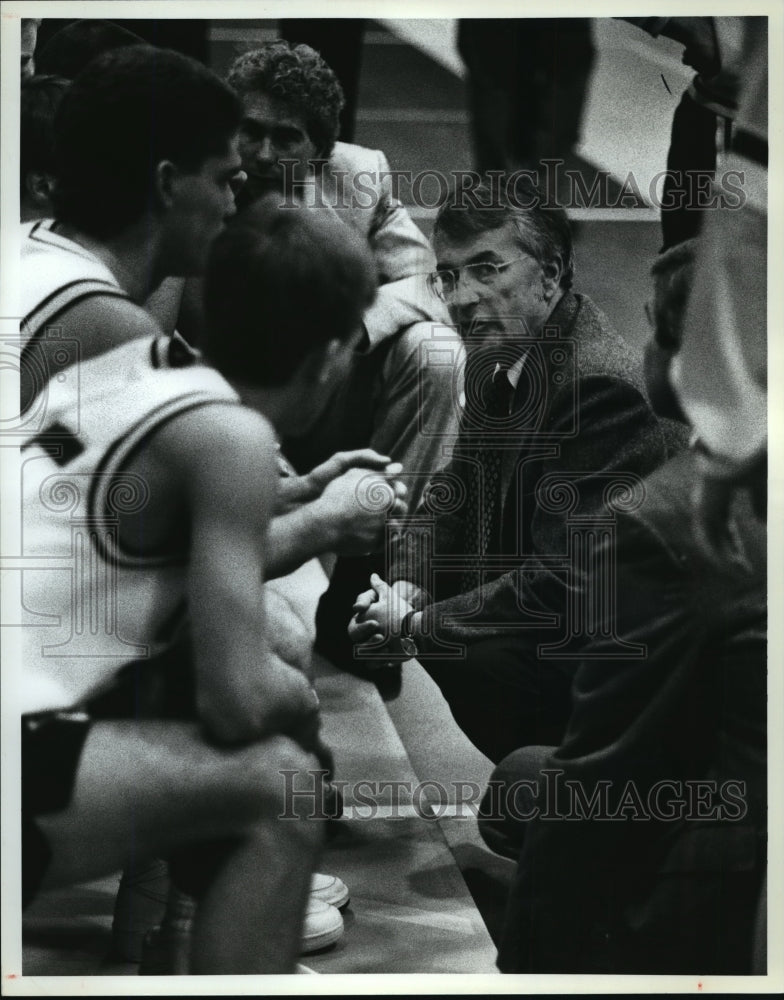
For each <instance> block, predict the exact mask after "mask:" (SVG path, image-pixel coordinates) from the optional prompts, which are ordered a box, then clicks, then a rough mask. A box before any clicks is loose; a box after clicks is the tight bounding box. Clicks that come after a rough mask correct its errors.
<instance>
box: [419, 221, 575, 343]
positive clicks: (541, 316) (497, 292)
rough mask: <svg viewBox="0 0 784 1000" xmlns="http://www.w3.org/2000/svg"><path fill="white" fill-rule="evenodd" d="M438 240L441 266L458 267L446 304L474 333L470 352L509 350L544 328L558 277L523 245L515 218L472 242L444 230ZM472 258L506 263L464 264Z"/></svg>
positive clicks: (465, 331)
mask: <svg viewBox="0 0 784 1000" xmlns="http://www.w3.org/2000/svg"><path fill="white" fill-rule="evenodd" d="M434 242H435V252H436V260H437V269H438V270H439V271H443V270H450V269H452V270H457V271H458V279H457V284H456V285H455V286H454V289H453V290H452V291H451V294H447V297H446V305H447V308H448V310H449V315H450V317H451V319H452V322H453V323H454V324H455V326H456V327H457V329H458V331H459V333H460V334H461V336H463V337H466V338H468V340H467V349H468V350H469V352H471V351H473V350H476V349H478V348H479V349H481V350H482V351H483V352H484V351H485V350H491V351H500V352H502V353H504V354H507V353H508V351H509V347H510V345H514V344H515V343H516V342H518V341H520V342H522V340H523V338H524V337H525V336H526V335H533V334H536V333H538V332H539V330H540V329H541V327H542V324H543V323H544V322H545V320H546V319H547V317H548V316H549V313H550V305H549V301H548V298H546V294H547V292H548V290H549V289H551V288H552V287H553V285H554V284H557V277H556V278H554V277H553V276H552V275H550V276H549V277H548V275H547V274H546V273H545V269H544V268H543V267H542V265H541V264H540V263H539V261H538V260H536V259H535V258H534V257H532V256H530V255H529V254H527V253H526V252H525V251H524V250H522V249H521V248H520V244H519V242H518V235H517V229H516V227H515V224H514V222H513V221H512V220H510V221H509V222H507V223H506V224H505V225H504V226H503V227H502V228H500V229H494V230H490V231H489V232H486V233H480V234H479V235H477V236H476V237H475V238H474V239H471V240H469V241H467V242H462V243H454V242H451V241H450V240H448V239H447V238H446V237H443V236H440V235H439V234H438V233H436V236H435V241H434ZM471 264H478V265H482V264H503V265H505V266H504V267H502V268H501V269H500V270H498V271H497V272H496V271H495V269H494V268H487V267H485V268H483V267H481V266H480V267H468V268H467V269H466V270H462V269H463V268H465V266H466V265H471ZM521 321H522V323H521ZM523 324H525V325H524V326H523Z"/></svg>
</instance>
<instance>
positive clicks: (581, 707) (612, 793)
mask: <svg viewBox="0 0 784 1000" xmlns="http://www.w3.org/2000/svg"><path fill="white" fill-rule="evenodd" d="M696 474H697V473H696V468H695V464H694V458H693V456H692V455H691V454H689V453H687V454H684V455H681V456H679V457H678V458H676V459H674V460H673V461H671V462H668V463H667V464H666V465H665V466H664V468H662V469H660V470H659V471H658V472H657V473H656V474H654V476H652V477H651V478H650V479H649V480H648V481H647V482H646V484H645V485H646V495H645V502H644V503H643V505H642V506H641V507H640V509H639V510H637V511H635V512H633V513H628V514H625V515H621V516H620V518H619V521H618V525H617V538H616V541H615V542H614V543H613V544H612V546H611V548H612V559H611V562H612V564H613V565H614V566H615V567H616V572H617V578H618V587H617V593H618V607H617V615H616V618H615V631H616V632H617V633H618V634H619V635H620V636H621V637H622V638H623V639H625V640H627V641H629V642H632V643H636V644H641V645H643V646H644V648H645V654H644V656H640V657H635V658H630V659H628V660H617V659H616V660H614V661H612V662H609V661H608V660H607V659H605V658H604V653H605V652H606V644H605V642H603V641H599V640H597V641H596V642H595V643H594V644H592V645H591V646H590V647H589V649H588V652H589V653H590V654H591V655H590V657H586V659H585V660H584V662H583V663H582V665H581V666H580V668H579V670H578V672H577V675H576V678H575V683H574V687H573V701H574V706H573V711H572V716H571V719H570V721H569V726H568V730H567V734H566V738H565V739H564V741H563V743H562V744H561V746H560V747H559V748H558V749H557V750H555V751H554V752H553V753H552V755H551V756H550V757H549V759H548V760H547V763H546V765H545V766H546V767H547V768H550V769H553V770H556V771H558V772H560V774H559V776H558V781H559V783H560V788H561V789H562V792H561V803H560V807H559V809H558V810H553V811H554V812H557V813H563V812H567V813H568V812H569V809H570V808H572V807H573V806H574V802H575V800H574V795H573V794H572V793H571V792H570V791H568V789H567V785H566V784H565V783H567V782H570V783H575V784H576V785H577V786H579V788H580V790H581V793H582V798H583V802H585V801H587V800H590V799H591V797H592V796H593V795H594V794H595V793H596V791H597V788H598V787H599V785H600V783H601V782H606V783H608V785H607V786H606V787H607V792H606V799H604V800H603V801H604V802H605V803H606V808H608V809H609V813H610V815H615V818H614V819H610V820H609V821H608V820H607V819H606V818H601V817H600V816H598V815H595V816H593V817H592V818H586V815H585V810H584V809H583V811H582V813H581V815H578V816H573V817H572V819H571V820H569V821H564V820H559V819H554V820H550V819H542V818H538V819H536V820H534V821H532V822H530V823H529V824H527V828H526V830H525V836H524V846H523V851H522V854H521V858H520V864H519V869H518V873H517V877H516V881H515V883H514V886H513V889H512V893H511V897H510V907H509V912H508V919H507V922H506V930H505V936H504V940H503V941H502V944H501V948H500V952H499V966H500V968H501V969H502V970H503V971H504V972H573V973H591V972H597V973H598V972H616V973H671V974H675V973H696V974H705V973H714V974H719V973H724V974H742V973H749V972H751V944H752V925H753V921H754V916H755V913H756V909H757V901H758V896H759V891H760V885H761V881H762V877H763V873H764V866H765V822H766V820H765V808H766V705H767V701H766V638H765V628H766V594H765V581H766V542H765V526H764V524H763V523H762V522H760V521H759V520H758V519H756V518H755V517H754V514H753V511H752V509H751V504H750V501H749V498H748V497H746V496H745V495H743V494H740V495H739V497H738V499H737V500H736V508H735V518H734V520H733V532H734V533H735V537H736V539H738V540H739V544H740V549H741V551H742V552H743V559H744V562H745V568H744V567H743V566H740V565H735V564H733V565H725V566H724V567H723V568H720V569H717V568H715V567H714V566H712V565H710V564H708V563H707V562H706V561H705V559H704V558H703V557H702V556H701V554H700V552H699V550H698V549H697V547H696V546H695V545H694V542H693V540H692V527H691V517H690V500H689V498H690V490H691V485H692V483H693V481H694V479H695V477H696ZM629 783H631V784H632V785H633V788H632V789H630V787H629ZM663 783H667V784H663ZM710 783H714V784H710ZM657 789H659V790H660V791H659V792H657ZM603 794H604V793H603ZM624 803H625V805H626V808H625V810H624V812H623V814H622V815H621V816H618V815H617V810H618V809H619V807H620V806H621V805H623V804H624ZM680 803H684V805H683V806H681V805H680ZM641 807H642V808H641ZM603 808H605V806H603ZM624 816H625V819H624Z"/></svg>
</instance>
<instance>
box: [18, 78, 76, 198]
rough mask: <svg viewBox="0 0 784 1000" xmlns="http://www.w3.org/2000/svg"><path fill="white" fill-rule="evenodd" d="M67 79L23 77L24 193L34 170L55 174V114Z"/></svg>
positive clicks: (21, 157)
mask: <svg viewBox="0 0 784 1000" xmlns="http://www.w3.org/2000/svg"><path fill="white" fill-rule="evenodd" d="M68 86H69V82H68V80H65V79H63V77H60V76H31V77H30V78H29V79H28V80H23V81H22V94H21V103H20V121H19V184H20V190H21V193H22V195H24V193H25V182H26V180H27V176H28V174H29V173H30V172H31V171H33V170H40V171H42V172H44V173H47V174H54V171H55V157H54V118H55V113H56V111H57V108H58V106H59V104H60V101H61V100H62V98H63V94H64V93H65V91H66V90H67V88H68Z"/></svg>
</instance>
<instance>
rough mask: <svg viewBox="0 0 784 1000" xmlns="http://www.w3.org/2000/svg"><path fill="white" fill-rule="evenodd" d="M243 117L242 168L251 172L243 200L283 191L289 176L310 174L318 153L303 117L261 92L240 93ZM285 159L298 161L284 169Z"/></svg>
mask: <svg viewBox="0 0 784 1000" xmlns="http://www.w3.org/2000/svg"><path fill="white" fill-rule="evenodd" d="M240 97H241V100H242V104H243V118H242V124H241V126H240V136H239V151H240V156H241V157H242V169H243V170H244V171H245V173H246V174H247V175H248V180H247V182H246V184H245V186H244V188H243V192H242V196H241V197H242V200H243V202H245V201H250V200H253V199H254V198H257V197H259V196H260V195H262V194H266V193H267V192H268V191H271V190H272V191H282V190H283V188H284V183H285V181H286V180H287V179H290V180H292V181H293V182H294V183H300V182H302V181H303V180H304V179H305V178H306V177H307V175H308V172H309V169H310V168H309V167H308V160H311V159H313V158H314V157H315V156H316V155H317V150H316V146H315V143H314V142H313V140H312V139H311V138H310V136H309V135H308V132H307V128H306V127H305V121H304V119H303V117H302V116H301V115H299V114H297V113H296V112H295V111H292V110H291V109H290V108H288V107H287V106H286V105H285V104H284V103H282V102H281V101H277V100H275V98H273V97H268V96H267V95H266V94H264V93H262V92H260V91H254V92H249V93H245V94H241V95H240ZM281 160H296V161H297V163H296V166H294V167H293V168H292V167H289V168H288V169H289V171H290V172H289V173H286V172H285V171H284V168H283V167H282V166H281V163H280V161H281Z"/></svg>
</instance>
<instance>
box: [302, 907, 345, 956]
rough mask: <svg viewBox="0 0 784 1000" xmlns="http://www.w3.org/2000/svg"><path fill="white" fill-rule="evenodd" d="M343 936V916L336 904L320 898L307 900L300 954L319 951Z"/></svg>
mask: <svg viewBox="0 0 784 1000" xmlns="http://www.w3.org/2000/svg"><path fill="white" fill-rule="evenodd" d="M342 936H343V917H341V915H340V910H339V909H338V908H337V907H336V906H330V904H329V903H325V902H324V901H323V900H321V899H314V898H313V897H312V896H311V898H310V899H309V900H308V908H307V910H306V911H305V926H304V927H303V928H302V943H301V945H300V949H299V953H300V955H309V954H310V953H311V952H312V951H321V949H322V948H328V947H329V946H330V945H332V944H334V943H335V942H336V941H339V940H340V938H341V937H342Z"/></svg>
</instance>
